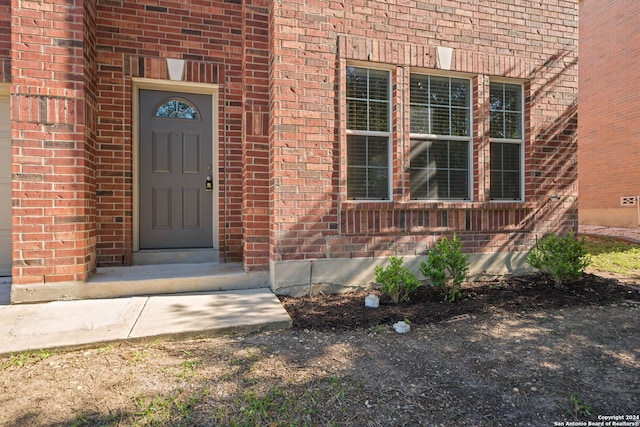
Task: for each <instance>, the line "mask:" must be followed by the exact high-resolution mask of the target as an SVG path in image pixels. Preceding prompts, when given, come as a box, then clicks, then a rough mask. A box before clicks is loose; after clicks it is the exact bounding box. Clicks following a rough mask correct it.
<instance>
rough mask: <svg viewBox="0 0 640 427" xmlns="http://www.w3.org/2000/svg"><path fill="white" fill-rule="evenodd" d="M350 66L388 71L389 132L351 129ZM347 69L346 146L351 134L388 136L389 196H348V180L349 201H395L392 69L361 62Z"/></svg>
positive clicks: (348, 65)
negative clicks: (349, 102)
mask: <svg viewBox="0 0 640 427" xmlns="http://www.w3.org/2000/svg"><path fill="white" fill-rule="evenodd" d="M349 67H353V68H361V69H366V70H376V71H384V72H386V73H387V75H388V77H389V78H388V83H387V99H388V109H387V125H388V126H387V129H388V131H387V132H380V131H369V130H353V129H349V127H348V126H349V117H348V114H349V112H348V107H347V104H348V102H347V100H348V99H349V98H348V97H347V96H346V94H347V92H346V91H347V85H348V82H347V81H346V72H347V69H348V68H349ZM347 69H345V109H346V111H347V118H346V123H345V127H346V135H347V141H345V143H346V147H347V150H348V144H349V142H348V139H349V136H374V137H376V136H377V137H385V138H387V197H386V198H384V199H373V198H352V199H350V198H348V194H349V189H348V185H349V184H348V182H347V184H346V185H347V188H346V194H347V200H349V201H356V202H392V201H393V153H392V149H393V144H392V141H391V137H392V129H393V123H392V121H391V120H392V119H391V118H392V116H393V114H392V112H393V100H392V92H391V87H392V81H393V72H392V70H389V69H388V68H383V67H371V66H369V65H361V64H347ZM356 99H360V98H356ZM368 100H369V98H368V97H367V101H368ZM348 174H349V164H348V161H347V177H348Z"/></svg>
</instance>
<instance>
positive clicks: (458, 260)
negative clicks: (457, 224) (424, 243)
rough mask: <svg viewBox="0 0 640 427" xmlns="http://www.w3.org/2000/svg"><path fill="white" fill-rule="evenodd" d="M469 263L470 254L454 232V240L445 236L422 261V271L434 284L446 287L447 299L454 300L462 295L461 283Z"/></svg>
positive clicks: (465, 276)
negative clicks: (463, 251) (465, 252)
mask: <svg viewBox="0 0 640 427" xmlns="http://www.w3.org/2000/svg"><path fill="white" fill-rule="evenodd" d="M469 264H470V263H469V255H467V254H463V253H462V241H461V240H460V239H458V236H457V235H455V234H454V235H453V239H452V240H449V239H447V238H446V237H443V238H442V240H440V241H439V242H438V243H437V244H436V246H435V248H433V249H432V250H431V251H429V253H428V254H427V258H426V260H425V261H420V272H421V273H422V274H423V275H424V276H425V277H428V278H429V279H430V280H431V284H432V285H433V286H437V287H439V288H442V289H444V290H445V291H446V299H447V300H448V301H451V302H453V301H455V300H456V299H458V298H459V297H461V296H462V291H461V290H460V285H461V284H462V282H464V281H465V280H466V278H467V274H468V273H469Z"/></svg>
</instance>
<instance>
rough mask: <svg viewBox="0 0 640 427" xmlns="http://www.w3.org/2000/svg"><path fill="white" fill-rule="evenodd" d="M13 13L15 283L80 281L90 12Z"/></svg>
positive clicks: (90, 199) (89, 188)
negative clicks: (85, 53)
mask: <svg viewBox="0 0 640 427" xmlns="http://www.w3.org/2000/svg"><path fill="white" fill-rule="evenodd" d="M11 6H12V9H11V32H12V34H11V40H12V49H11V73H12V74H11V82H12V84H11V117H12V139H13V149H12V154H13V234H14V236H13V260H14V261H13V272H12V273H13V283H14V284H24V283H33V282H40V283H41V282H57V281H75V280H80V281H81V280H85V279H86V278H87V277H88V276H89V275H91V274H92V272H93V271H94V270H95V262H96V260H95V184H94V163H93V146H92V143H93V141H92V139H91V136H92V134H93V129H92V126H93V123H92V121H91V117H92V116H93V115H94V113H93V112H92V110H93V109H94V108H95V107H92V105H93V106H94V105H95V101H94V100H93V99H92V97H93V95H92V93H91V88H90V87H88V85H87V83H88V81H87V80H85V70H90V69H91V67H92V65H91V57H90V56H86V57H85V55H84V53H83V46H86V43H85V40H84V37H85V35H86V34H89V33H90V27H91V25H92V24H91V16H90V14H91V10H92V7H91V6H90V5H86V10H85V5H83V2H77V3H76V4H75V5H70V4H60V2H58V1H53V0H52V1H42V2H20V1H17V0H14V1H13V2H12V5H11ZM85 12H87V14H88V16H87V20H85ZM89 43H90V41H89Z"/></svg>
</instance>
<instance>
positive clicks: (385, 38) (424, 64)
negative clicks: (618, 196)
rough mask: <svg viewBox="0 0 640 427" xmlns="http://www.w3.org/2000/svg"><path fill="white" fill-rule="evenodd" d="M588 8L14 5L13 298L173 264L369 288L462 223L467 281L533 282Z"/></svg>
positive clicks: (121, 2)
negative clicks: (152, 264)
mask: <svg viewBox="0 0 640 427" xmlns="http://www.w3.org/2000/svg"><path fill="white" fill-rule="evenodd" d="M577 13H578V9H577V0H567V1H563V0H554V1H545V2H528V1H520V0H514V1H512V2H493V1H491V2H490V1H478V2H467V1H462V0H461V1H457V2H456V1H448V2H418V1H409V2H406V1H405V2H400V1H395V0H392V1H384V2H383V1H380V2H377V1H368V2H362V1H360V2H334V1H304V2H303V1H295V0H294V1H291V0H287V1H280V0H272V1H270V0H248V1H240V0H217V1H197V2H196V1H184V2H171V1H164V0H153V1H151V0H146V1H125V0H97V1H82V0H76V1H75V2H60V1H56V0H42V1H34V2H19V1H17V0H13V1H11V2H9V1H8V0H0V61H2V62H1V63H2V64H4V67H3V68H2V69H0V70H3V74H1V75H0V81H3V82H6V84H5V85H4V86H2V85H0V96H2V93H5V94H7V95H8V96H9V97H10V105H11V112H10V124H8V125H5V127H7V126H8V127H10V132H11V141H12V151H11V153H12V156H11V159H12V161H11V169H12V179H11V186H12V190H11V202H12V205H13V210H12V211H11V213H10V215H11V217H12V222H13V227H12V231H11V233H10V236H11V238H10V240H11V245H12V260H8V261H9V262H10V263H12V268H11V272H12V275H13V285H12V286H13V288H14V289H13V290H12V296H14V300H19V299H20V298H15V295H17V293H18V292H17V290H19V289H21V290H25V289H28V290H29V292H31V293H35V294H37V293H38V292H39V291H41V290H45V289H47V287H49V286H52V284H55V288H56V289H60V291H59V293H60V295H61V296H63V295H64V296H66V297H74V295H73V293H72V294H71V295H70V294H69V292H65V291H64V289H65V284H69V289H78V288H77V286H78V284H79V283H80V284H82V283H84V282H85V281H86V280H87V279H90V278H91V276H92V275H93V273H94V272H95V271H96V268H97V267H101V266H128V265H131V264H136V263H140V262H149V261H148V259H147V257H148V256H149V255H150V254H151V253H153V252H155V251H158V250H160V251H162V252H163V253H165V254H166V253H167V252H169V253H171V251H176V252H179V253H176V255H175V256H176V257H180V258H181V259H185V260H191V261H193V260H194V259H193V258H189V257H190V256H194V253H197V254H198V256H199V257H200V259H199V261H203V260H205V261H209V262H220V263H224V262H227V263H228V262H237V261H241V262H242V265H243V267H244V269H245V270H246V271H264V272H267V271H268V272H269V283H270V285H271V286H272V288H273V289H274V290H276V291H277V292H282V293H293V292H296V287H299V286H305V285H307V286H308V284H309V281H310V280H311V281H313V282H314V283H318V284H319V283H324V284H339V285H362V284H366V283H367V282H369V281H370V280H371V279H372V278H373V267H374V266H375V265H377V264H380V263H382V262H384V260H385V259H386V258H387V257H389V256H390V255H394V254H397V255H402V256H405V258H406V259H407V261H412V262H414V263H415V261H416V260H417V259H418V258H419V257H420V256H424V254H425V253H426V252H427V251H428V250H429V248H431V247H432V246H433V244H434V242H436V241H437V239H438V238H439V237H441V236H451V235H452V234H453V233H457V234H458V235H459V236H460V237H461V238H462V239H463V240H464V242H465V250H466V251H468V252H470V253H471V254H472V262H473V265H472V271H473V272H475V273H482V272H488V273H494V272H496V273H501V272H516V271H519V270H520V269H521V268H522V267H523V259H524V255H525V254H526V251H527V250H528V248H529V247H531V245H532V244H533V243H534V242H535V239H536V238H537V237H541V236H543V235H544V234H545V233H548V232H550V231H566V230H568V229H575V228H576V227H577V198H576V195H577V188H576V179H577V177H576V168H577V166H576V145H575V143H576V141H575V138H576V136H575V131H576V109H577V106H576V88H577ZM0 102H2V98H0ZM5 105H7V103H6V101H5ZM0 107H1V105H0ZM1 125H2V122H0V126H1ZM1 132H2V129H0V135H2V134H1ZM0 143H3V142H2V140H0ZM4 144H5V146H6V144H8V142H6V141H5V142H4ZM2 172H3V173H4V174H5V175H8V173H9V171H8V170H4V171H2ZM0 182H1V181H0ZM209 190H210V191H209ZM1 194H3V193H2V192H0V195H1ZM4 197H5V198H6V199H7V200H6V203H7V204H8V203H9V199H8V196H7V195H6V194H5V195H4ZM0 220H1V218H0ZM0 222H1V221H0ZM9 244H10V243H9V242H7V241H5V242H4V245H5V246H6V245H9ZM0 245H1V243H0ZM194 248H198V250H197V251H193V250H192V251H185V249H194ZM185 253H186V255H185ZM310 261H313V270H312V271H310V265H311V263H310ZM163 262H166V261H163ZM310 273H312V274H310ZM91 289H92V291H90V292H94V293H93V294H91V293H89V296H91V295H99V293H100V292H99V287H96V285H95V284H93V285H92V288H91ZM96 289H98V290H96ZM124 292H125V291H124V290H123V293H124ZM126 292H127V293H131V290H130V289H128V290H126ZM43 294H44V292H43ZM47 295H49V296H48V297H49V298H51V295H52V294H51V293H48V294H47ZM83 295H87V293H86V292H85V293H83Z"/></svg>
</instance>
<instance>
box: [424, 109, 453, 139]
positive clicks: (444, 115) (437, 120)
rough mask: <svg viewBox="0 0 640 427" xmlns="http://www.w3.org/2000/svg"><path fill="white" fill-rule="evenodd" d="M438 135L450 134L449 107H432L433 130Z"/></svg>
mask: <svg viewBox="0 0 640 427" xmlns="http://www.w3.org/2000/svg"><path fill="white" fill-rule="evenodd" d="M429 133H433V134H436V135H450V133H449V108H448V107H447V108H441V107H433V108H431V132H429Z"/></svg>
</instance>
